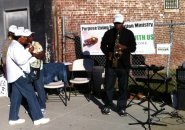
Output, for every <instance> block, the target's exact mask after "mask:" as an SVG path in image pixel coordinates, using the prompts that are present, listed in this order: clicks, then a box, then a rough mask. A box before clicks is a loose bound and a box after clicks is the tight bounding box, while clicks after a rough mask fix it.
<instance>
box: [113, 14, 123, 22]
mask: <svg viewBox="0 0 185 130" xmlns="http://www.w3.org/2000/svg"><path fill="white" fill-rule="evenodd" d="M123 21H124V17H123V15H122V14H120V13H118V14H116V15H115V16H114V23H123Z"/></svg>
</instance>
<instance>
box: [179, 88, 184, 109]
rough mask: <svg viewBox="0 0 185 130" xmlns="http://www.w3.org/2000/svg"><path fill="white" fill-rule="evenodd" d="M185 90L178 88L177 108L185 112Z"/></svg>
mask: <svg viewBox="0 0 185 130" xmlns="http://www.w3.org/2000/svg"><path fill="white" fill-rule="evenodd" d="M184 96H185V89H184V88H178V89H177V107H178V109H179V110H185V100H184Z"/></svg>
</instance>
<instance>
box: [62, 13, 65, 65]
mask: <svg viewBox="0 0 185 130" xmlns="http://www.w3.org/2000/svg"><path fill="white" fill-rule="evenodd" d="M65 43H66V38H65V16H62V61H63V62H65V61H66V56H65V53H66V50H65V49H66V46H65Z"/></svg>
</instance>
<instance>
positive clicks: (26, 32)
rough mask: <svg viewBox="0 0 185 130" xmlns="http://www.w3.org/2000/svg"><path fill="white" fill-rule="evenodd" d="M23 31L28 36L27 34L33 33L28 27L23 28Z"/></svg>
mask: <svg viewBox="0 0 185 130" xmlns="http://www.w3.org/2000/svg"><path fill="white" fill-rule="evenodd" d="M24 33H25V35H26V36H27V37H28V36H30V35H31V34H33V33H34V32H31V31H30V30H29V29H25V30H24Z"/></svg>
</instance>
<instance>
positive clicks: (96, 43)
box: [80, 20, 155, 55]
mask: <svg viewBox="0 0 185 130" xmlns="http://www.w3.org/2000/svg"><path fill="white" fill-rule="evenodd" d="M124 25H125V27H126V28H127V29H130V30H132V32H133V33H134V36H135V39H136V43H137V46H136V51H135V52H134V53H133V54H154V53H155V47H154V20H146V21H139V22H125V24H124ZM112 27H113V24H88V25H81V26H80V29H81V46H82V51H83V53H84V54H88V53H89V54H90V55H103V53H102V51H101V49H100V44H101V40H102V37H103V35H104V33H105V32H106V31H107V30H109V29H110V28H112Z"/></svg>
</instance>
